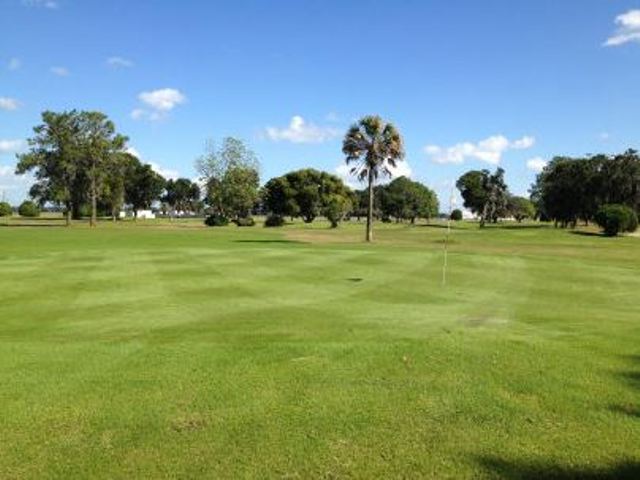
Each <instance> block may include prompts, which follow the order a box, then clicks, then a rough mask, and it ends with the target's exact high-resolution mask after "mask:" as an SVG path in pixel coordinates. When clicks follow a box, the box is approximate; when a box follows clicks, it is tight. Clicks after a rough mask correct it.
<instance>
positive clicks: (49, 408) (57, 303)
mask: <svg viewBox="0 0 640 480" xmlns="http://www.w3.org/2000/svg"><path fill="white" fill-rule="evenodd" d="M12 222H13V223H14V224H15V225H16V226H15V227H14V228H0V272H1V276H0V477H2V478H16V479H17V478H51V477H58V478H96V477H97V478H136V477H148V478H163V477H171V478H185V477H203V476H204V477H208V478H248V477H259V478H265V477H266V478H419V477H427V478H430V477H433V478H471V477H472V478H536V477H539V476H541V475H546V476H548V477H554V478H639V477H640V305H639V301H640V239H639V238H633V237H624V238H603V237H599V236H595V235H592V234H590V232H580V234H576V233H571V232H568V231H560V230H554V229H553V228H549V227H545V226H543V227H539V226H525V227H522V228H521V227H519V226H517V225H512V226H510V227H505V228H493V227H490V228H487V229H486V231H478V230H477V227H476V226H475V225H472V226H470V225H464V224H462V225H459V226H458V227H456V228H455V229H454V230H453V235H452V243H451V245H450V256H449V265H450V270H449V276H448V280H449V283H448V285H447V286H446V287H443V286H442V284H441V275H442V271H441V268H442V246H443V245H442V241H443V238H444V230H443V228H441V227H442V226H443V225H435V226H415V227H410V226H406V225H376V231H375V235H376V242H375V243H374V244H372V245H365V244H363V243H362V242H361V239H362V235H363V227H362V225H344V226H342V227H341V228H339V229H337V230H329V229H327V228H326V224H314V225H313V226H312V227H307V226H305V225H302V224H297V225H293V226H288V227H285V228H284V229H265V228H261V227H254V228H246V229H239V228H237V227H228V228H222V229H206V228H201V227H200V225H199V223H198V222H196V221H178V222H173V223H172V224H170V223H169V222H166V221H164V222H151V221H147V222H139V225H138V226H135V225H133V224H132V223H127V224H117V225H110V224H108V223H102V224H100V226H99V228H97V229H95V230H90V229H89V228H86V227H85V226H84V225H78V226H74V227H73V228H70V229H65V228H61V227H55V226H53V227H48V226H45V225H47V224H55V223H57V222H56V221H50V220H38V221H34V222H31V223H29V222H26V224H30V225H33V224H36V225H41V226H40V227H19V226H17V225H20V224H23V225H24V224H25V222H18V221H15V220H12Z"/></svg>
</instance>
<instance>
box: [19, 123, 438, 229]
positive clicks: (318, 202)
mask: <svg viewBox="0 0 640 480" xmlns="http://www.w3.org/2000/svg"><path fill="white" fill-rule="evenodd" d="M360 128H361V129H362V130H361V133H362V134H363V135H366V140H367V141H368V143H367V142H365V137H364V136H363V137H362V138H359V137H358V135H359V132H360V130H359V129H360ZM127 142H128V138H127V137H126V136H124V135H122V134H120V133H118V132H117V131H116V128H115V125H114V123H113V122H112V121H111V120H109V118H108V117H107V116H106V115H104V114H103V113H101V112H87V111H77V110H70V111H65V112H61V113H57V112H51V111H46V112H43V113H42V122H41V123H40V124H39V125H37V126H36V127H34V135H33V136H32V137H31V138H29V139H28V145H29V149H28V151H27V152H26V153H23V154H20V155H18V163H17V166H16V173H18V174H25V173H27V172H31V173H32V174H33V175H34V178H35V183H34V184H33V186H32V187H31V190H30V192H29V193H30V196H31V197H32V198H33V199H34V200H35V201H36V203H37V204H38V205H39V206H40V207H43V206H45V205H54V206H57V207H59V208H61V209H62V210H63V211H64V213H65V218H66V223H67V224H68V225H69V224H71V221H72V220H73V219H79V218H81V217H84V216H89V218H90V224H91V225H92V226H94V225H95V224H96V221H97V218H98V216H105V215H108V216H110V217H111V218H112V219H113V220H114V221H115V220H116V219H117V218H118V216H119V214H120V212H121V211H122V210H123V209H124V208H125V207H130V208H131V209H132V210H133V212H134V215H135V214H136V213H137V212H138V211H139V210H142V209H150V208H151V207H152V205H158V204H159V206H160V209H161V210H162V211H163V212H164V213H165V214H168V215H173V214H174V213H176V212H187V211H189V212H194V213H206V214H207V215H208V219H207V224H209V225H221V224H226V223H227V222H228V221H232V222H235V223H237V224H238V225H251V224H253V220H252V215H255V214H265V215H267V216H268V218H267V224H268V225H270V226H278V225H282V224H283V223H284V221H285V218H301V219H302V220H303V221H304V222H306V223H311V222H313V221H314V220H315V219H316V218H317V217H319V216H323V217H326V218H327V219H328V221H329V222H330V224H331V226H332V227H336V226H337V225H338V224H339V222H340V221H342V220H344V219H346V218H358V219H359V218H360V217H367V219H368V222H367V225H368V226H367V232H368V235H369V238H370V230H371V223H372V221H373V219H374V218H378V219H381V220H383V221H391V220H395V221H397V222H400V221H410V222H412V223H413V222H415V221H416V220H417V219H419V218H425V219H429V218H432V217H434V216H436V215H437V214H438V199H437V196H436V194H435V192H433V191H432V190H430V189H429V188H428V187H426V186H425V185H423V184H421V183H419V182H415V181H412V180H410V179H408V178H405V177H400V178H396V179H395V180H393V181H392V182H390V183H389V184H387V185H377V186H376V185H374V182H375V180H376V179H377V178H378V177H379V176H380V175H390V173H391V171H390V169H389V168H390V167H395V166H396V163H395V162H396V161H400V160H401V158H400V157H398V158H396V159H395V160H393V159H392V158H391V156H394V155H395V156H397V155H398V154H400V153H402V154H403V152H402V149H401V137H400V136H399V134H398V133H397V130H395V128H394V127H392V126H390V124H385V123H384V122H383V121H382V120H381V119H380V118H379V117H365V118H364V119H363V120H362V121H361V123H360V127H358V128H356V129H353V128H352V129H350V130H349V132H347V135H346V137H345V142H344V148H343V151H344V152H345V154H346V156H347V161H348V162H349V163H350V164H355V166H354V173H355V174H356V175H357V176H358V177H359V178H360V179H363V180H366V181H367V188H366V189H364V190H352V189H351V188H350V187H348V186H347V185H346V184H345V183H344V182H343V181H342V179H341V178H340V177H338V176H336V175H333V174H330V173H327V172H322V171H319V170H315V169H311V168H307V169H301V170H296V171H293V172H289V173H286V174H284V175H282V176H279V177H275V178H272V179H270V180H269V181H267V182H266V184H265V185H264V186H263V187H260V163H259V161H258V158H257V155H256V154H255V153H254V152H253V151H252V150H251V149H250V148H249V147H247V146H246V145H245V144H244V142H242V141H241V140H239V139H236V138H232V137H227V138H225V139H223V141H222V142H221V143H220V144H219V145H217V144H215V143H213V142H209V143H208V144H207V146H206V148H205V152H204V154H203V155H202V156H200V157H199V158H198V159H196V161H195V169H196V171H197V172H198V175H199V181H197V182H195V181H192V180H190V179H187V178H178V179H165V178H163V177H162V176H161V175H160V174H159V173H157V172H156V171H155V170H154V169H153V168H152V166H151V165H150V164H147V163H144V162H142V161H140V159H138V158H137V157H136V156H135V155H133V154H132V153H131V151H130V150H129V149H128V148H127ZM358 148H361V149H364V150H362V151H359V150H358ZM367 149H369V153H367V154H364V153H363V152H364V151H365V150H367ZM374 154H375V155H374ZM376 155H377V156H376ZM374 197H375V201H374Z"/></svg>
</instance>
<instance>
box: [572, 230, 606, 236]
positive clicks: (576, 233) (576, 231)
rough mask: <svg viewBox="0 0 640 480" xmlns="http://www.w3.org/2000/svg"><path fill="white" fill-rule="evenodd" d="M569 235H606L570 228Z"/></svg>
mask: <svg viewBox="0 0 640 480" xmlns="http://www.w3.org/2000/svg"><path fill="white" fill-rule="evenodd" d="M569 233H571V235H580V236H581V237H606V235H604V234H602V233H600V232H585V231H584V230H571V231H570V232H569Z"/></svg>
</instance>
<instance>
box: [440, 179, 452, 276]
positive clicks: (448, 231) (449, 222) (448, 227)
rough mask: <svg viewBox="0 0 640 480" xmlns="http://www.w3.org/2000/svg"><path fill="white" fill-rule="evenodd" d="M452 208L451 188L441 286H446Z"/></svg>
mask: <svg viewBox="0 0 640 480" xmlns="http://www.w3.org/2000/svg"><path fill="white" fill-rule="evenodd" d="M452 206H453V187H451V195H450V196H449V216H448V217H447V234H446V236H445V239H444V264H443V265H442V286H446V285H447V260H448V253H449V252H448V245H449V235H450V234H451V212H452Z"/></svg>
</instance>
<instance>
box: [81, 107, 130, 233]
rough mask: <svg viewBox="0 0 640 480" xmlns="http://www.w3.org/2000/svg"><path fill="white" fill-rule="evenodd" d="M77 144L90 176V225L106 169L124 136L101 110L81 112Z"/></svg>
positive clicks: (94, 219) (121, 146) (122, 144)
mask: <svg viewBox="0 0 640 480" xmlns="http://www.w3.org/2000/svg"><path fill="white" fill-rule="evenodd" d="M79 124H80V142H79V143H80V148H81V150H82V153H81V154H82V158H83V161H84V163H85V164H84V170H85V172H86V175H87V178H88V179H89V198H90V202H91V220H90V225H91V226H92V227H95V226H96V223H97V210H98V196H99V195H100V192H101V190H102V188H103V181H104V178H105V176H106V174H107V172H108V166H109V162H110V161H111V160H112V159H113V156H114V155H116V154H118V153H122V152H124V149H125V146H126V143H127V137H125V136H123V135H120V134H118V133H116V128H115V125H114V123H113V122H112V121H111V120H109V118H108V117H107V116H106V115H105V114H104V113H102V112H81V113H80V116H79Z"/></svg>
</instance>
